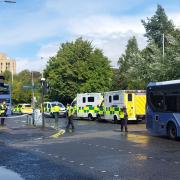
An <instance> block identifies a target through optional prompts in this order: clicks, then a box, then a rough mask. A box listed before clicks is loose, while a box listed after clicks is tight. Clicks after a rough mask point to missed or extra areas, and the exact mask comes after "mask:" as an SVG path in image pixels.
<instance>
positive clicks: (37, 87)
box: [23, 86, 40, 90]
mask: <svg viewBox="0 0 180 180" xmlns="http://www.w3.org/2000/svg"><path fill="white" fill-rule="evenodd" d="M39 88H40V86H34V87H33V86H23V89H26V90H28V89H39Z"/></svg>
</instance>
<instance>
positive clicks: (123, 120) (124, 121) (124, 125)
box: [121, 118, 127, 131]
mask: <svg viewBox="0 0 180 180" xmlns="http://www.w3.org/2000/svg"><path fill="white" fill-rule="evenodd" d="M124 127H125V131H127V119H126V118H122V119H121V131H123V128H124Z"/></svg>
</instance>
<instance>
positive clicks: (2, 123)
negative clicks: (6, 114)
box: [1, 118, 5, 126]
mask: <svg viewBox="0 0 180 180" xmlns="http://www.w3.org/2000/svg"><path fill="white" fill-rule="evenodd" d="M4 119H5V118H1V126H3V125H4Z"/></svg>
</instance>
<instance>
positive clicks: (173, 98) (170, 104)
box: [165, 95, 180, 112]
mask: <svg viewBox="0 0 180 180" xmlns="http://www.w3.org/2000/svg"><path fill="white" fill-rule="evenodd" d="M165 105H166V111H167V112H180V107H179V105H180V95H167V96H165Z"/></svg>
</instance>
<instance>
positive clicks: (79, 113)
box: [71, 93, 103, 120]
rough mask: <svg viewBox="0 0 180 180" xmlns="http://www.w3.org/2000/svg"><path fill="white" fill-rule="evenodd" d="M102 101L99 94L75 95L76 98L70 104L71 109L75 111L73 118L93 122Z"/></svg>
mask: <svg viewBox="0 0 180 180" xmlns="http://www.w3.org/2000/svg"><path fill="white" fill-rule="evenodd" d="M102 101H103V96H102V94H101V93H81V94H77V97H76V98H75V99H74V100H73V102H72V103H71V107H72V108H74V109H75V110H76V115H75V117H77V118H82V119H88V120H95V119H96V118H97V116H98V112H99V107H100V106H101V103H102Z"/></svg>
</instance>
